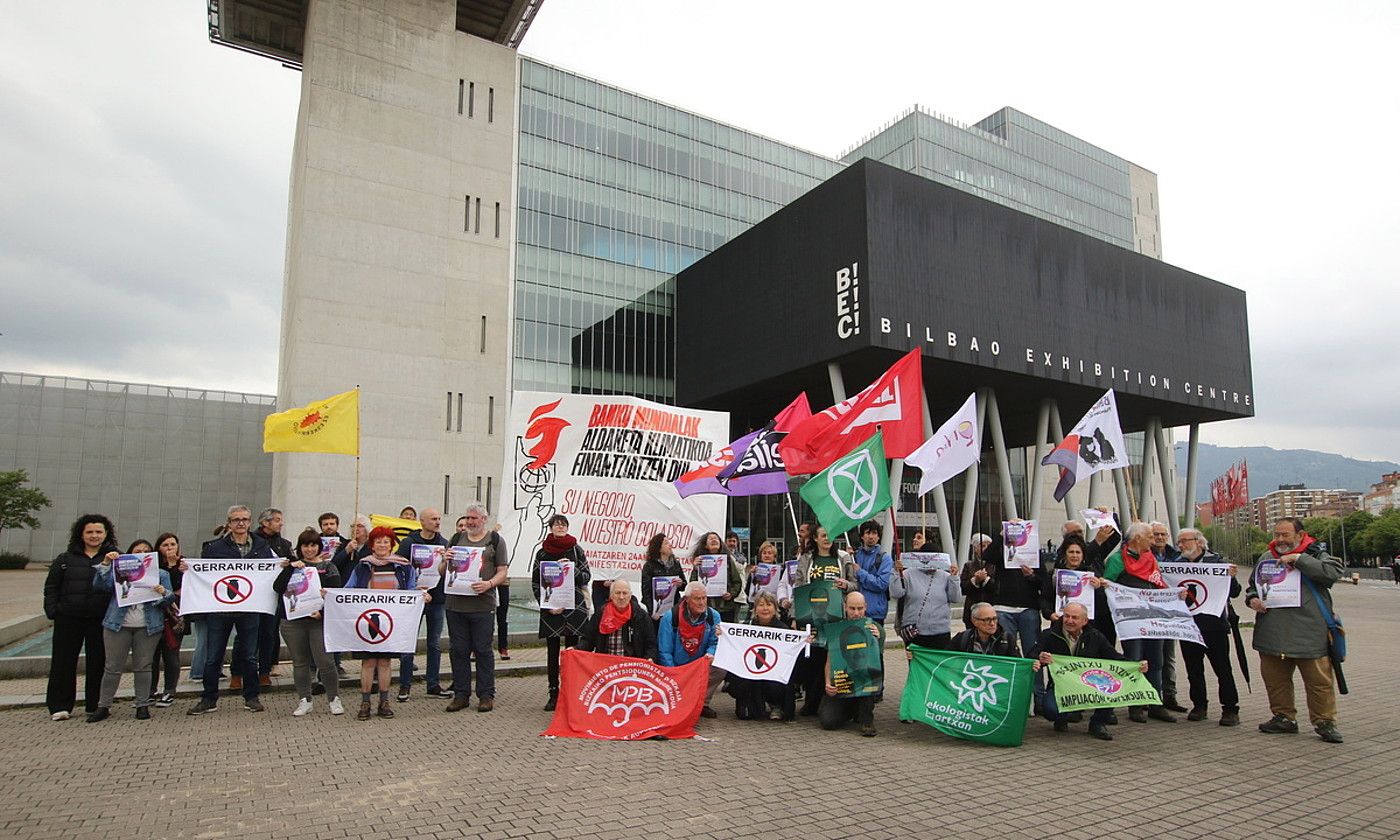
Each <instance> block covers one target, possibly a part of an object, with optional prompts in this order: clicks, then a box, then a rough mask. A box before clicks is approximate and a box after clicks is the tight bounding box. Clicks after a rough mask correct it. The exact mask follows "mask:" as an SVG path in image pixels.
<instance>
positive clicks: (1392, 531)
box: [1356, 510, 1400, 560]
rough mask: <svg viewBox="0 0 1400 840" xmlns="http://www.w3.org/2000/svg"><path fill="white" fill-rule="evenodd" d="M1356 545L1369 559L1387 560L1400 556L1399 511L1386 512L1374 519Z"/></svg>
mask: <svg viewBox="0 0 1400 840" xmlns="http://www.w3.org/2000/svg"><path fill="white" fill-rule="evenodd" d="M1356 544H1357V546H1359V547H1360V549H1361V551H1362V553H1364V554H1365V555H1367V556H1369V557H1381V558H1384V559H1386V560H1389V559H1390V558H1392V557H1394V556H1396V555H1397V554H1400V510H1388V511H1386V512H1385V513H1383V514H1381V515H1380V516H1378V517H1376V519H1375V520H1374V521H1372V522H1371V523H1370V524H1369V525H1367V526H1366V532H1365V534H1364V535H1363V536H1362V538H1361V539H1360V540H1358V541H1357V543H1356Z"/></svg>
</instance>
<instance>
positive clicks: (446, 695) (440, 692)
mask: <svg viewBox="0 0 1400 840" xmlns="http://www.w3.org/2000/svg"><path fill="white" fill-rule="evenodd" d="M428 696H429V697H438V698H442V699H451V698H452V697H454V696H456V695H454V694H453V693H452V692H450V691H448V690H447V689H445V688H443V687H442V686H437V687H435V688H430V689H428Z"/></svg>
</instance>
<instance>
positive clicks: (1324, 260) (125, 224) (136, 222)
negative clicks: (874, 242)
mask: <svg viewBox="0 0 1400 840" xmlns="http://www.w3.org/2000/svg"><path fill="white" fill-rule="evenodd" d="M313 2H314V0H313ZM204 6H205V4H204V2H202V0H179V2H176V0H140V1H139V2H138V0H122V2H115V0H114V2H103V3H7V4H5V26H3V27H0V114H3V117H0V161H3V164H0V165H3V167H4V176H3V178H0V289H3V292H4V300H5V303H6V305H5V306H4V307H3V309H0V332H2V333H3V336H0V369H3V370H11V371H16V370H17V371H28V372H42V373H67V374H72V375H78V376H91V377H97V378H111V379H124V380H134V381H140V382H157V383H162V384H175V385H192V386H198V387H216V388H228V389H231V390H247V391H256V392H262V393H273V392H274V391H275V389H276V375H277V341H278V330H279V314H278V313H279V311H280V306H281V296H282V273H283V261H284V246H285V230H286V217H287V178H288V167H289V163H290V159H291V146H292V134H293V128H294V122H295V118H296V108H297V100H298V96H299V86H300V80H301V77H300V74H299V73H297V72H295V71H291V70H287V69H284V68H282V67H281V66H279V65H278V64H277V63H276V62H273V61H270V60H267V59H260V58H256V57H253V56H249V55H245V54H242V53H239V52H236V51H234V50H230V49H226V48H221V47H216V46H213V45H212V44H210V43H209V41H208V36H207V29H206V21H205V13H204ZM1067 9H1073V10H1075V11H1074V13H1073V14H1071V13H1068V12H1067V11H1066V10H1067ZM1396 43H1400V3H1394V2H1389V0H1375V2H1370V3H1351V2H1334V3H1326V4H1319V3H1308V4H1304V3H1280V2H1268V3H1243V2H1237V3H1209V4H1207V3H1176V4H1139V3H1122V2H1106V3H1076V4H1070V5H1065V4H1056V3H1043V2H1037V3H1023V2H1006V3H998V4H976V3H957V4H953V3H944V2H936V3H935V2H884V3H867V4H855V5H852V4H849V3H840V4H823V3H819V2H773V1H772V0H767V1H766V2H753V0H747V2H715V1H714V0H712V2H709V3H704V4H698V3H684V4H682V3H665V2H656V0H650V1H649V2H605V0H546V2H545V3H544V5H543V7H542V10H541V12H540V14H539V16H538V17H537V18H536V20H535V23H534V25H533V27H532V28H531V30H530V32H529V34H528V35H527V36H526V38H525V44H524V48H523V52H524V53H526V54H528V55H531V56H535V57H538V58H540V59H541V60H544V61H548V62H550V63H553V64H557V65H561V66H563V67H566V68H568V69H571V70H574V71H577V72H580V73H583V74H585V75H588V76H592V77H594V78H598V79H601V80H603V81H605V82H609V83H611V84H616V85H619V86H621V87H624V88H628V89H631V90H634V91H637V92H638V93H642V94H646V95H649V96H654V97H655V98H657V99H660V100H662V101H665V102H669V103H672V104H675V105H678V106H681V107H684V108H688V109H690V110H693V111H697V112H699V113H702V114H705V115H708V116H711V117H714V118H716V119H719V120H721V121H724V122H727V123H731V124H733V125H737V126H741V127H744V128H748V129H751V130H754V131H757V132H759V133H761V134H765V135H768V136H770V137H773V138H776V139H778V140H782V141H785V142H789V143H792V144H795V145H798V146H801V147H804V148H807V149H811V150H813V151H816V152H820V153H823V154H827V155H832V156H835V155H837V154H839V153H840V152H842V151H844V150H845V149H847V148H849V147H850V146H852V145H854V144H855V142H856V141H858V140H860V139H861V138H863V137H864V136H865V135H867V134H869V133H870V132H872V131H873V130H875V129H876V128H878V127H880V126H881V125H883V124H884V123H885V122H887V121H888V120H889V119H891V118H892V117H894V116H896V115H897V114H899V113H901V112H902V111H904V110H905V109H906V108H908V107H909V106H911V105H913V104H915V103H920V104H922V105H924V106H926V107H928V108H930V109H933V110H936V111H938V112H941V113H943V114H946V115H948V116H950V117H952V118H954V119H956V120H959V121H962V122H966V123H971V122H975V121H977V120H979V119H981V118H982V117H984V116H986V115H987V114H989V113H991V112H992V111H994V110H996V109H997V108H1000V107H1002V106H1004V105H1009V106H1012V107H1015V108H1018V109H1020V110H1022V111H1025V112H1026V113H1028V114H1031V115H1033V116H1035V117H1037V118H1039V119H1042V120H1045V121H1046V122H1049V123H1051V124H1053V125H1055V126H1058V127H1059V128H1062V129H1064V130H1065V131H1068V132H1070V133H1072V134H1075V135H1077V136H1079V137H1081V138H1083V139H1085V140H1087V141H1089V142H1091V143H1094V144H1096V145H1098V146H1101V147H1103V148H1105V149H1108V150H1109V151H1112V152H1114V153H1116V154H1118V155H1121V156H1123V157H1125V158H1127V159H1129V160H1131V161H1133V162H1134V163H1137V164H1138V165H1140V166H1143V167H1146V168H1147V169H1150V170H1152V171H1153V172H1156V173H1157V176H1158V185H1159V189H1160V195H1161V205H1162V238H1163V249H1164V257H1165V259H1166V260H1167V261H1168V262H1170V263H1173V264H1175V265H1179V266H1181V267H1183V268H1186V269H1189V270H1191V271H1195V272H1199V273H1201V274H1204V275H1206V276H1208V277H1212V278H1215V279H1217V280H1220V281H1222V282H1225V283H1228V284H1230V285H1233V286H1237V287H1239V288H1241V289H1244V290H1245V291H1246V292H1247V293H1248V296H1249V313H1250V332H1251V342H1252V346H1253V363H1254V390H1255V395H1256V403H1257V407H1258V409H1257V410H1258V414H1259V416H1258V417H1256V418H1254V419H1252V420H1240V421H1231V422H1226V423H1216V424H1211V425H1208V426H1206V427H1204V429H1203V438H1204V439H1205V440H1206V441H1208V442H1213V443H1219V444H1225V445H1267V446H1275V447H1280V448H1286V447H1299V448H1309V449H1320V450H1325V451H1331V452H1339V453H1342V454H1345V455H1350V456H1353V457H1360V458H1384V459H1389V460H1394V461H1400V431H1398V430H1397V429H1398V428H1400V423H1397V418H1400V349H1397V348H1398V347H1400V342H1398V341H1397V329H1396V320H1397V318H1398V317H1400V306H1397V304H1400V291H1397V290H1396V280H1397V274H1400V272H1397V270H1396V269H1397V264H1400V259H1397V257H1396V253H1397V249H1396V245H1395V242H1396V241H1397V239H1398V238H1400V224H1397V219H1400V213H1397V212H1396V210H1395V205H1394V202H1395V201H1396V199H1397V196H1400V176H1397V167H1396V163H1395V152H1394V149H1395V145H1396V138H1397V137H1400V104H1398V103H1397V96H1398V94H1397V92H1396V81H1397V79H1400V72H1398V71H1400V67H1397V64H1400V62H1397V61H1396V59H1395V58H1394V56H1395V54H1396V52H1397V50H1396V47H1395V45H1396ZM1387 55H1389V56H1391V58H1385V56H1387ZM1154 338H1155V339H1156V340H1160V341H1171V340H1172V338H1171V336H1169V335H1157V336H1155V337H1154Z"/></svg>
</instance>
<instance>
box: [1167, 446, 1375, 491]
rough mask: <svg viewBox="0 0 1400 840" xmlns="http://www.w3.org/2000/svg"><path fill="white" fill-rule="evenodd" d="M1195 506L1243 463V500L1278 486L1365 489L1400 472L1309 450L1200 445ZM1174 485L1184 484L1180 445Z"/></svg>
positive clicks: (1184, 461) (1329, 453) (1342, 456)
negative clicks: (1246, 467)
mask: <svg viewBox="0 0 1400 840" xmlns="http://www.w3.org/2000/svg"><path fill="white" fill-rule="evenodd" d="M1196 458H1197V462H1196V501H1198V502H1205V501H1209V500H1210V482H1211V481H1212V480H1213V479H1214V478H1216V477H1217V476H1219V475H1223V474H1224V473H1225V471H1226V470H1227V469H1229V468H1230V465H1231V464H1234V463H1238V462H1239V461H1241V460H1247V461H1249V496H1250V498H1252V499H1253V498H1258V497H1260V496H1262V495H1264V494H1265V493H1270V492H1272V491H1274V490H1277V489H1278V487H1279V485H1280V484H1302V485H1305V486H1307V487H1309V488H1312V489H1325V490H1336V489H1345V490H1360V491H1363V492H1364V491H1366V490H1369V489H1371V485H1372V484H1375V483H1376V482H1378V481H1380V480H1381V474H1382V473H1388V472H1397V471H1400V464H1396V463H1393V462H1391V461H1358V460H1356V459H1355V458H1348V457H1346V456H1344V455H1334V454H1333V453H1331V452H1315V451H1313V450H1311V449H1271V448H1269V447H1267V446H1213V445H1211V444H1208V443H1203V444H1201V445H1200V447H1199V449H1198V450H1197V453H1196ZM1176 465H1177V480H1178V482H1181V483H1182V484H1178V487H1180V486H1183V484H1184V482H1185V481H1186V443H1185V442H1184V441H1179V442H1178V443H1177V444H1176Z"/></svg>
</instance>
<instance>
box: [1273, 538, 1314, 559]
mask: <svg viewBox="0 0 1400 840" xmlns="http://www.w3.org/2000/svg"><path fill="white" fill-rule="evenodd" d="M1314 542H1316V540H1314V539H1313V538H1312V537H1310V536H1308V535H1307V534H1304V535H1303V538H1302V539H1301V540H1299V541H1298V546H1297V547H1296V548H1292V549H1290V550H1288V551H1285V552H1284V553H1283V554H1279V553H1278V548H1277V547H1276V544H1277V543H1278V540H1274V541H1273V542H1271V543H1269V553H1270V554H1272V555H1273V556H1274V557H1275V558H1278V557H1283V556H1284V555H1286V554H1302V553H1303V552H1304V551H1306V550H1307V548H1308V546H1310V545H1312V544H1313V543H1314Z"/></svg>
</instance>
